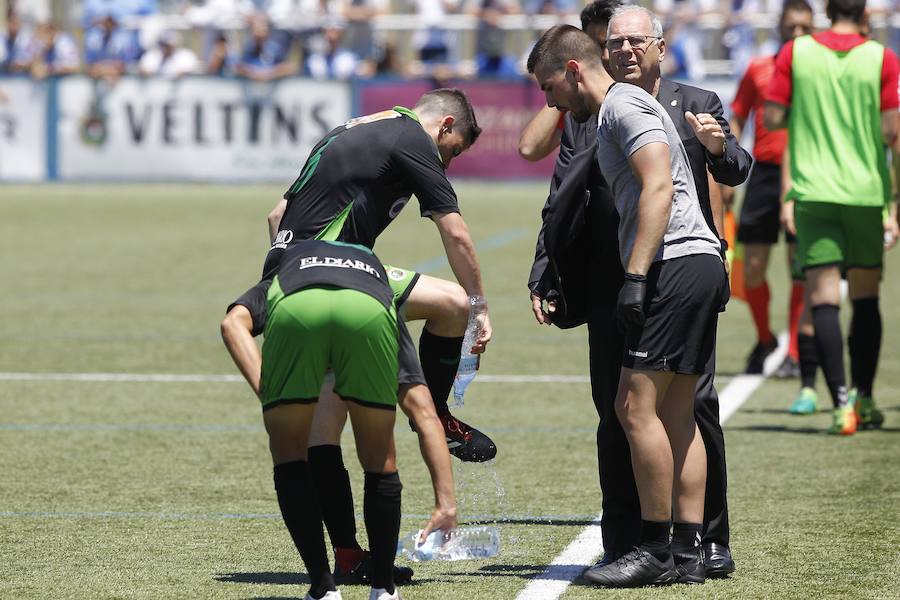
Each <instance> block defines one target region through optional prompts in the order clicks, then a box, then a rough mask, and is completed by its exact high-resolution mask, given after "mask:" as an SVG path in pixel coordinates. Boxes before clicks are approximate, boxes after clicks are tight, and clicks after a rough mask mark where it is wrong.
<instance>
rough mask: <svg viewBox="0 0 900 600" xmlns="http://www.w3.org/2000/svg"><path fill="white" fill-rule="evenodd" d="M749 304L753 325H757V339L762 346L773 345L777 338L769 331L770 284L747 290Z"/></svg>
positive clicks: (766, 283) (764, 283)
mask: <svg viewBox="0 0 900 600" xmlns="http://www.w3.org/2000/svg"><path fill="white" fill-rule="evenodd" d="M746 291H747V304H749V305H750V314H751V315H753V323H754V325H756V337H757V338H758V339H759V343H760V344H771V343H772V340H774V339H775V336H774V335H772V330H771V329H769V300H770V299H771V294H770V293H769V284H768V282H763V283H762V284H760V285H758V286H756V287H752V288H751V287H748V288H747V290H746Z"/></svg>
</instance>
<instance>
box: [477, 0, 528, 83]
mask: <svg viewBox="0 0 900 600" xmlns="http://www.w3.org/2000/svg"><path fill="white" fill-rule="evenodd" d="M467 11H468V12H469V13H470V14H474V15H476V16H477V17H478V30H477V32H476V37H475V62H476V67H477V69H478V76H479V77H499V78H511V77H517V76H518V74H519V73H518V68H517V66H516V60H515V58H513V57H512V56H509V55H508V54H507V53H506V38H507V36H506V30H505V29H503V27H502V25H501V20H502V18H503V16H504V15H509V14H514V13H518V12H519V4H518V1H517V0H473V1H472V2H471V3H470V4H469V6H468V8H467Z"/></svg>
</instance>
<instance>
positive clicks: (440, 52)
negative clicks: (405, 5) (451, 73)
mask: <svg viewBox="0 0 900 600" xmlns="http://www.w3.org/2000/svg"><path fill="white" fill-rule="evenodd" d="M410 1H411V3H412V5H413V7H414V9H415V13H416V15H418V17H419V22H420V23H421V24H422V28H421V29H419V30H418V31H416V32H415V34H414V35H413V46H415V48H416V50H417V52H418V53H419V56H418V58H419V61H421V66H422V67H423V69H424V71H425V72H426V73H432V74H433V73H434V72H436V71H439V72H440V71H447V70H448V69H450V70H453V68H454V67H453V66H452V65H453V64H454V63H455V62H456V60H457V52H456V47H455V46H456V36H455V35H453V34H451V33H450V32H449V31H448V30H447V29H445V28H444V20H445V19H446V17H447V15H448V14H450V13H455V12H457V10H458V9H459V3H458V2H457V0H410ZM444 75H445V74H444V73H442V76H444Z"/></svg>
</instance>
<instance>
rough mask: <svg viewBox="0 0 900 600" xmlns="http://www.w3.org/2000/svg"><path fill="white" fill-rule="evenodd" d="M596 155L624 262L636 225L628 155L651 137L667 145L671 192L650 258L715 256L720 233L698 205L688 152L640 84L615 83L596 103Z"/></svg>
mask: <svg viewBox="0 0 900 600" xmlns="http://www.w3.org/2000/svg"><path fill="white" fill-rule="evenodd" d="M597 135H598V136H599V144H598V146H597V161H598V162H599V164H600V170H601V171H602V172H603V175H604V176H605V177H606V180H607V181H608V182H609V185H610V187H611V188H612V191H613V197H614V198H615V201H616V209H617V210H618V211H619V253H620V255H621V257H622V266H623V267H625V268H626V269H627V268H628V261H629V259H630V258H631V250H632V248H633V247H634V239H635V236H636V235H637V226H638V200H639V198H640V195H641V185H640V183H638V181H637V179H636V178H635V176H634V173H632V171H631V166H630V165H629V164H628V157H630V156H631V155H632V154H634V153H635V152H637V151H638V150H640V149H641V148H642V147H644V146H646V145H647V144H650V143H653V142H662V143H664V144H667V145H668V146H669V157H670V159H671V163H672V164H671V172H672V183H673V184H674V187H675V193H674V196H673V198H672V211H671V213H670V214H669V224H668V226H667V227H666V233H665V235H664V236H663V241H662V244H661V245H660V248H659V250H658V251H657V253H656V256H655V257H654V259H653V261H654V262H656V261H659V260H669V259H672V258H678V257H681V256H688V255H691V254H714V255H716V256H719V239H718V236H717V235H715V234H713V232H712V231H710V229H709V225H707V223H706V220H705V219H704V218H703V213H702V212H701V211H700V202H699V201H698V199H697V188H696V186H695V185H694V176H693V173H692V172H691V165H690V163H689V162H688V157H687V153H686V152H685V150H684V145H683V144H682V143H681V138H680V137H679V136H678V131H677V130H676V129H675V124H674V123H672V119H671V118H669V115H667V114H666V110H665V109H664V108H663V107H662V105H661V104H660V103H659V102H657V101H656V98H654V97H653V96H651V95H650V94H648V93H647V92H646V91H644V90H643V89H642V88H639V87H638V86H636V85H632V84H629V83H617V84H616V85H614V86H612V88H611V89H610V90H609V92H608V93H607V94H606V99H605V100H604V101H603V106H602V107H601V108H600V117H599V128H598V130H597Z"/></svg>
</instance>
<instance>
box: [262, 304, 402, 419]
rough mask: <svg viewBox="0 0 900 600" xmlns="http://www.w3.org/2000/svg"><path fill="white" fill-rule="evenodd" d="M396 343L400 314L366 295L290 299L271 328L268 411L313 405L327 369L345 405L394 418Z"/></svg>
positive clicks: (265, 371)
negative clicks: (380, 411)
mask: <svg viewBox="0 0 900 600" xmlns="http://www.w3.org/2000/svg"><path fill="white" fill-rule="evenodd" d="M397 335H398V334H397V314H396V312H395V311H394V310H393V309H391V310H388V309H386V308H385V307H384V305H382V304H381V302H379V301H378V300H376V299H375V298H373V297H372V296H369V295H368V294H366V293H363V292H359V291H356V290H347V289H335V288H309V289H305V290H301V291H299V292H296V293H294V294H291V295H289V296H286V297H285V298H283V299H282V300H281V301H280V302H278V303H277V304H276V305H275V307H274V308H273V309H272V310H271V312H270V314H269V316H268V320H267V322H266V329H265V336H266V337H265V341H264V342H263V347H262V378H261V382H260V391H261V394H260V395H261V396H262V404H263V410H268V409H270V408H273V407H275V406H278V405H280V404H310V403H313V402H316V401H317V400H318V398H319V389H320V388H321V387H322V380H323V378H324V376H325V372H326V371H327V370H328V369H329V368H330V369H333V370H334V378H335V384H334V391H335V393H336V394H337V395H339V396H340V397H341V398H343V399H344V400H349V401H351V402H356V403H358V404H362V405H363V406H369V407H374V408H384V409H389V410H396V407H397V371H398V359H397V353H398V350H399V342H398V338H397Z"/></svg>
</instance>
